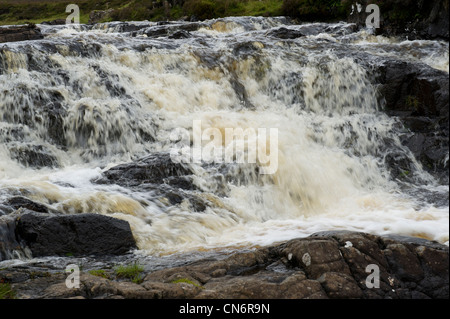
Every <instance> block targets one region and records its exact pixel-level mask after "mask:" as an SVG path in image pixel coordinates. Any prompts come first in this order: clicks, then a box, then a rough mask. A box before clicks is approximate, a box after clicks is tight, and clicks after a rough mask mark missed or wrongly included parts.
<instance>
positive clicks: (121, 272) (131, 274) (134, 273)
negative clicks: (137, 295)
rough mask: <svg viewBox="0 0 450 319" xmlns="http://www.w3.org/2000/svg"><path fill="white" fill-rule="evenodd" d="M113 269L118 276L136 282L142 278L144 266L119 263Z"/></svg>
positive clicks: (139, 281)
mask: <svg viewBox="0 0 450 319" xmlns="http://www.w3.org/2000/svg"><path fill="white" fill-rule="evenodd" d="M114 270H115V273H116V276H117V277H118V278H127V279H131V281H132V282H134V283H137V284H139V283H141V282H142V281H143V279H144V278H143V277H142V272H143V271H144V267H143V266H141V265H139V264H136V263H133V264H131V265H126V266H124V265H120V266H117V267H116V268H115V269H114Z"/></svg>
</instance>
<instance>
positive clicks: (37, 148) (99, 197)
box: [0, 17, 449, 254]
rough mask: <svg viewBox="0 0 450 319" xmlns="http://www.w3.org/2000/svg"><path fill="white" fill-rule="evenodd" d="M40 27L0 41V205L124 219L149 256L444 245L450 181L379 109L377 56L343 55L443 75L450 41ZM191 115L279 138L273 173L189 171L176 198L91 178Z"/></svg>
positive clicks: (344, 27) (304, 28)
mask: <svg viewBox="0 0 450 319" xmlns="http://www.w3.org/2000/svg"><path fill="white" fill-rule="evenodd" d="M39 27H40V28H41V29H42V32H43V33H44V34H45V38H44V39H42V40H38V41H28V42H27V41H25V42H18V43H6V44H2V45H0V57H1V58H0V62H1V63H0V133H1V134H0V202H1V201H2V200H6V199H8V198H9V197H11V196H17V195H20V196H24V197H27V198H29V199H31V200H33V201H36V202H38V203H41V204H43V205H46V206H48V207H51V208H52V209H55V210H57V211H60V212H62V213H65V214H78V213H87V212H89V213H98V214H105V215H109V216H113V217H116V218H120V219H124V220H127V221H128V222H129V223H130V225H131V228H132V231H133V234H134V236H135V238H136V241H137V245H138V247H139V252H140V253H143V254H171V253H174V252H186V251H194V250H210V249H222V248H230V247H252V246H255V245H256V246H257V245H267V244H271V243H274V242H279V241H283V240H287V239H291V238H295V237H302V236H307V235H309V234H311V233H314V232H317V231H322V230H339V229H347V230H356V231H364V232H368V233H375V234H387V233H396V234H402V235H410V236H416V237H422V238H427V239H431V240H436V241H439V242H441V243H446V244H448V240H449V239H448V238H449V227H448V225H449V207H448V203H447V204H443V203H442V200H439V199H441V198H448V192H449V189H448V185H446V184H445V183H444V184H442V181H438V180H437V179H436V178H435V177H434V176H432V175H430V174H429V173H427V172H426V171H425V170H424V168H423V167H422V165H421V163H420V162H419V161H418V160H417V159H416V158H415V157H414V155H413V154H412V153H411V151H410V150H409V149H408V148H407V147H405V146H404V145H402V143H401V141H400V138H399V136H400V135H401V134H404V133H405V132H404V128H403V126H402V125H400V123H399V120H398V119H397V118H396V117H393V116H388V115H386V114H385V113H384V112H383V111H382V108H383V99H382V98H381V97H380V96H379V92H378V90H377V87H376V85H375V84H374V81H373V78H372V76H373V75H372V74H371V73H370V71H369V70H370V67H367V65H370V63H376V60H374V61H365V63H366V64H367V65H363V64H361V63H358V62H357V61H355V59H354V58H353V56H352V53H354V52H362V53H364V54H370V55H374V56H380V57H390V58H395V59H400V60H403V61H407V62H411V63H425V64H427V65H429V66H430V67H431V68H435V69H438V70H442V71H444V72H447V73H448V70H449V69H448V61H449V59H448V52H449V48H448V43H445V42H440V41H403V40H399V39H391V38H385V37H381V36H374V35H371V34H370V33H368V32H366V31H356V30H355V29H354V26H353V25H352V24H346V23H338V24H304V25H292V24H289V23H288V21H286V19H284V18H246V17H244V18H227V19H219V20H211V21H205V22H198V23H187V22H183V23H181V22H180V23H171V24H156V23H148V22H139V23H138V22H136V23H130V24H123V23H106V24H97V25H94V26H88V25H80V26H70V25H69V26H44V25H40V26H39ZM289 32H291V33H294V34H295V32H298V33H299V34H300V33H301V34H302V36H298V37H293V36H290V34H291V33H289ZM362 56H363V57H364V56H365V55H362ZM195 121H201V128H202V130H203V131H204V130H206V129H208V128H211V129H218V131H220V132H225V130H226V129H227V128H229V129H239V128H242V129H249V128H253V129H255V130H257V129H262V128H264V129H267V130H269V129H271V128H272V129H273V128H276V129H277V132H278V135H277V152H278V154H277V155H278V156H277V170H276V171H275V172H274V173H273V174H259V173H258V172H259V170H260V169H261V163H258V162H256V163H225V162H220V161H218V162H213V163H205V162H200V163H197V162H193V161H190V162H189V161H186V162H185V163H183V165H184V166H185V167H186V169H187V170H188V171H189V172H192V173H191V174H188V175H189V178H190V179H189V183H191V184H192V185H190V186H189V187H185V188H183V187H181V188H176V187H172V188H171V193H170V194H172V196H178V197H177V198H180V200H175V201H174V200H171V199H170V198H169V197H168V195H167V194H168V193H165V192H163V191H161V189H164V187H165V184H166V182H164V183H162V184H160V185H159V186H158V187H156V186H154V187H150V186H148V185H139V184H137V185H133V186H132V187H131V186H129V185H130V183H128V184H127V183H125V184H123V183H122V184H121V183H99V182H97V181H98V180H101V179H102V178H103V176H104V173H105V172H107V171H108V170H110V169H111V168H114V167H117V165H123V164H127V163H131V162H133V161H137V160H139V159H141V158H144V157H146V156H149V155H152V156H155V157H158V156H160V157H161V158H163V160H162V162H164V161H168V160H170V158H169V157H167V154H169V153H170V152H171V151H172V150H173V148H174V146H175V145H176V142H177V141H174V139H173V132H174V131H175V130H177V129H178V130H179V129H183V130H184V131H187V132H190V133H191V134H193V133H194V132H193V123H194V122H195ZM267 139H269V137H268V136H267ZM207 142H208V141H207V140H206V141H203V144H207ZM216 142H217V141H216ZM264 144H265V145H266V146H267V148H264V149H263V150H260V151H264V152H268V151H269V149H270V147H269V146H270V145H269V144H271V143H270V141H269V140H267V141H266V143H264ZM229 146H230V145H227V142H226V141H225V140H220V141H219V142H218V143H216V145H215V147H216V148H217V149H219V150H222V151H223V150H225V149H226V148H227V147H229ZM246 151H247V152H248V151H249V149H246ZM272 151H273V150H272ZM392 154H396V156H400V157H401V158H402V159H403V160H404V161H407V162H408V165H409V170H408V171H404V172H403V175H404V176H407V178H404V179H402V178H398V177H394V176H393V175H392V173H391V167H390V165H391V164H389V163H388V161H387V158H389V157H390V156H391V155H392ZM447 160H448V155H447ZM174 193H175V195H174ZM417 193H421V194H425V195H423V196H417ZM198 202H201V205H200V206H201V207H200V208H199V207H197V206H199V205H196V203H198Z"/></svg>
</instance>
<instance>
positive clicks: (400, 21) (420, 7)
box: [347, 0, 449, 41]
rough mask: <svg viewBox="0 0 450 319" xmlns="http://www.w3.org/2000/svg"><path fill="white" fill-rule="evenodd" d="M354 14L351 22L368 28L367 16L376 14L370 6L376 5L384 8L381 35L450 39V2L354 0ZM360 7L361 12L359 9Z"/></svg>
mask: <svg viewBox="0 0 450 319" xmlns="http://www.w3.org/2000/svg"><path fill="white" fill-rule="evenodd" d="M351 2H352V5H353V8H354V9H353V11H352V12H351V14H349V16H348V18H347V21H348V22H355V23H356V24H358V25H359V26H361V27H365V25H366V19H367V17H368V16H369V15H370V14H371V13H372V12H373V11H371V10H368V11H369V12H366V7H367V6H368V5H369V4H376V5H378V6H379V8H380V28H379V29H377V30H376V31H377V33H379V34H384V35H388V36H393V35H399V36H402V37H408V39H410V40H415V39H443V40H447V41H448V39H449V23H448V21H449V1H448V0H431V1H413V0H402V1H368V0H361V1H351ZM358 8H359V9H360V10H358Z"/></svg>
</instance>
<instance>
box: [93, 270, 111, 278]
mask: <svg viewBox="0 0 450 319" xmlns="http://www.w3.org/2000/svg"><path fill="white" fill-rule="evenodd" d="M89 273H90V274H91V275H93V276H97V277H101V278H105V279H110V276H109V274H108V273H107V272H106V271H105V270H103V269H94V270H90V271H89Z"/></svg>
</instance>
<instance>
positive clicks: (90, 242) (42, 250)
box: [15, 212, 136, 256]
mask: <svg viewBox="0 0 450 319" xmlns="http://www.w3.org/2000/svg"><path fill="white" fill-rule="evenodd" d="M15 233H16V236H17V237H18V238H20V239H21V240H23V241H24V242H25V244H26V245H27V247H29V248H30V250H31V252H32V254H33V256H53V255H66V254H72V255H74V256H79V255H120V254H125V253H127V252H129V251H130V250H132V249H135V248H136V243H135V240H134V238H133V234H132V233H131V229H130V225H129V224H128V222H126V221H123V220H119V219H115V218H112V217H108V216H103V215H98V214H79V215H56V216H53V215H48V214H40V213H33V212H25V213H23V214H21V215H20V216H19V217H18V218H17V225H16V230H15Z"/></svg>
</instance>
